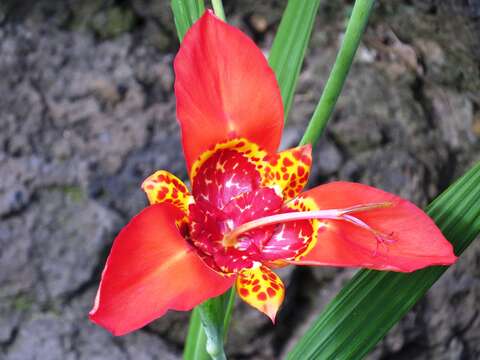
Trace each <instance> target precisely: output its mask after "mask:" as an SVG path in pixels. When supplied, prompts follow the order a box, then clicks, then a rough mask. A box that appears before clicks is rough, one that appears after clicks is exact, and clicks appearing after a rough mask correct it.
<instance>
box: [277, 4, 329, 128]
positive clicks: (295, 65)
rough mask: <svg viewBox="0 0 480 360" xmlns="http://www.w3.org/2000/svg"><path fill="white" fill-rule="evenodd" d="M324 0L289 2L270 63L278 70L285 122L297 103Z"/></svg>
mask: <svg viewBox="0 0 480 360" xmlns="http://www.w3.org/2000/svg"><path fill="white" fill-rule="evenodd" d="M319 4H320V0H309V1H289V2H288V5H287V8H286V9H285V11H284V13H283V15H282V20H281V22H280V26H279V28H278V31H277V34H276V35H275V39H274V41H273V45H272V49H271V50H270V55H269V57H268V61H269V63H270V66H271V67H272V69H273V70H274V71H275V75H276V76H277V80H278V83H279V86H280V91H281V93H282V99H283V105H284V108H285V121H286V120H287V117H288V113H289V111H290V107H291V105H292V101H293V95H294V93H295V88H296V87H297V80H298V75H299V74H300V69H301V67H302V63H303V58H304V57H305V51H306V49H307V46H308V42H309V39H310V34H311V32H312V29H313V25H314V23H315V16H316V14H317V10H318V6H319Z"/></svg>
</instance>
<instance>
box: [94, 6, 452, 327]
mask: <svg viewBox="0 0 480 360" xmlns="http://www.w3.org/2000/svg"><path fill="white" fill-rule="evenodd" d="M174 67H175V74H176V80H175V94H176V97H177V115H178V119H179V122H180V125H181V130H182V140H183V150H184V153H185V158H186V162H187V167H188V169H189V174H190V180H191V184H192V191H191V192H189V191H188V189H187V187H186V186H185V185H184V184H183V183H182V182H181V181H180V180H179V179H178V178H176V177H175V176H174V175H172V174H170V173H168V172H166V171H163V170H161V171H157V172H156V173H155V174H153V175H152V176H150V177H149V178H147V179H146V180H145V181H144V183H143V185H142V188H143V190H144V191H145V192H146V193H147V196H148V199H149V201H150V204H151V206H149V207H147V208H146V209H145V210H143V211H142V212H141V213H140V214H139V215H137V216H136V217H135V218H133V219H132V221H131V222H130V223H129V224H128V225H127V226H126V227H125V228H124V229H123V230H122V231H121V232H120V234H119V235H118V236H117V238H116V239H115V242H114V244H113V247H112V250H111V253H110V256H109V257H108V260H107V264H106V265H105V269H104V271H103V274H102V280H101V283H100V288H99V290H98V293H97V297H96V299H95V305H94V307H93V309H92V310H91V312H90V318H91V320H93V321H94V322H96V323H98V324H100V325H102V326H104V327H105V328H107V329H108V330H110V331H111V332H112V333H114V334H115V335H122V334H126V333H128V332H130V331H133V330H135V329H138V328H140V327H142V326H144V325H145V324H147V323H149V322H150V321H152V320H154V319H156V318H158V317H160V316H162V315H163V314H165V312H166V311H167V310H169V309H171V310H189V309H192V308H193V307H194V306H196V305H198V304H200V303H201V302H203V301H205V300H206V299H208V298H211V297H214V296H217V295H219V294H221V293H223V292H225V291H226V290H227V289H228V288H229V287H231V286H232V285H233V284H234V283H236V286H237V290H238V294H239V295H240V297H241V298H242V299H243V300H245V301H246V302H247V303H249V304H250V305H252V306H254V307H256V308H257V309H259V310H260V311H262V312H264V313H265V314H267V315H268V316H269V317H270V318H271V319H272V320H274V318H275V314H276V312H277V309H278V308H279V306H280V304H281V303H282V300H283V297H284V286H283V283H282V281H281V280H280V278H279V277H278V276H277V275H276V274H275V273H274V272H272V270H271V269H272V268H275V267H279V266H284V265H287V264H300V265H333V266H353V267H365V268H370V269H378V270H394V271H402V272H410V271H414V270H417V269H420V268H423V267H425V266H430V265H447V264H451V263H453V262H454V261H455V259H456V257H455V255H454V254H453V251H452V246H451V244H450V243H449V242H448V241H447V240H446V239H445V238H444V237H443V236H442V234H441V232H440V231H439V229H438V228H437V227H436V226H435V224H434V223H433V221H432V220H430V218H429V217H428V216H427V215H426V214H425V213H424V212H423V211H422V210H420V209H418V208H417V207H416V206H415V205H413V204H412V203H410V202H408V201H406V200H403V199H401V198H399V197H397V196H395V195H392V194H389V193H386V192H384V191H381V190H378V189H374V188H371V187H368V186H365V185H360V184H355V183H347V182H334V183H330V184H327V185H322V186H319V187H316V188H314V189H312V190H309V191H307V192H304V193H300V192H301V191H302V189H303V187H304V186H305V184H306V183H307V179H308V175H309V171H310V164H311V147H310V146H309V145H307V146H303V147H297V148H294V149H290V150H286V151H283V152H280V153H276V151H277V147H278V145H279V142H280V137H281V133H282V127H283V107H282V101H281V96H280V91H279V88H278V85H277V81H276V80H275V75H274V73H273V72H272V70H271V69H270V68H269V66H268V64H267V62H266V60H265V58H264V56H263V55H262V53H261V52H260V50H259V49H258V48H257V47H256V46H255V45H254V43H253V42H252V41H251V40H250V39H249V38H248V37H246V36H245V35H244V34H242V33H241V32H240V31H239V30H237V29H235V28H234V27H232V26H229V25H228V24H226V23H224V22H222V21H220V20H219V19H217V18H216V17H215V16H213V15H212V14H211V13H209V12H206V13H205V15H203V16H202V18H201V19H200V20H199V21H198V22H197V23H196V24H194V25H193V26H192V28H191V29H190V31H188V33H187V35H186V36H185V39H184V41H183V43H182V45H181V47H180V51H179V53H178V55H177V57H176V59H175V64H174Z"/></svg>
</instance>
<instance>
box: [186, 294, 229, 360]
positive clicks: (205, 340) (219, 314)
mask: <svg viewBox="0 0 480 360" xmlns="http://www.w3.org/2000/svg"><path fill="white" fill-rule="evenodd" d="M234 303H235V287H232V288H231V289H230V290H229V291H227V292H226V293H224V294H223V295H220V296H218V297H216V298H213V299H210V300H207V301H205V302H204V303H203V304H201V305H200V306H197V307H196V308H195V309H194V310H193V311H192V314H191V316H190V323H189V327H188V334H187V339H186V341H185V348H184V350H183V358H184V359H185V360H209V359H211V358H212V356H211V355H209V352H212V353H214V354H216V355H217V357H214V358H217V359H221V358H222V354H223V343H224V342H225V339H226V337H227V331H228V328H229V326H230V320H231V317H232V310H233V305H234ZM205 329H206V330H207V332H208V336H207V334H206V333H205ZM207 344H208V350H209V351H207ZM219 351H220V355H219V354H218V352H219Z"/></svg>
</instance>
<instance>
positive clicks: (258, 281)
mask: <svg viewBox="0 0 480 360" xmlns="http://www.w3.org/2000/svg"><path fill="white" fill-rule="evenodd" d="M259 283H260V280H258V279H256V280H254V281H253V283H252V285H253V286H255V285H258V284H259Z"/></svg>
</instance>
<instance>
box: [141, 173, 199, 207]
mask: <svg viewBox="0 0 480 360" xmlns="http://www.w3.org/2000/svg"><path fill="white" fill-rule="evenodd" d="M142 189H143V191H145V193H146V194H147V197H148V201H149V202H150V204H151V205H153V204H160V203H164V202H166V203H170V204H173V205H175V206H176V207H177V208H179V209H180V210H182V211H183V212H184V213H186V214H187V213H188V205H189V203H190V202H191V201H193V200H192V196H191V195H190V192H189V191H188V189H187V186H186V185H185V184H184V183H183V182H182V180H180V179H179V178H177V177H176V176H175V175H173V174H171V173H169V172H168V171H165V170H159V171H157V172H155V173H154V174H153V175H150V176H149V177H148V178H146V179H145V181H144V182H143V184H142Z"/></svg>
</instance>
